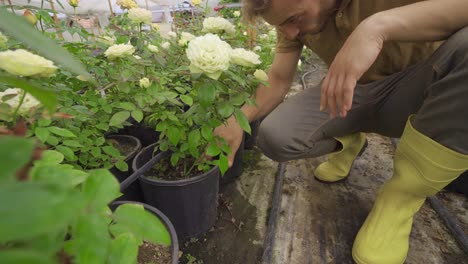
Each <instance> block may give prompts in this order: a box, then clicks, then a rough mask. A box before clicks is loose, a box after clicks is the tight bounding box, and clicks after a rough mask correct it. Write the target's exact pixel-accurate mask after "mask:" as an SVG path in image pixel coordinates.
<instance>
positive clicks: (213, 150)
mask: <svg viewBox="0 0 468 264" xmlns="http://www.w3.org/2000/svg"><path fill="white" fill-rule="evenodd" d="M219 153H221V149H220V148H219V147H218V145H216V144H211V145H210V146H209V147H208V149H207V150H206V154H207V155H209V156H211V157H215V156H217V155H219Z"/></svg>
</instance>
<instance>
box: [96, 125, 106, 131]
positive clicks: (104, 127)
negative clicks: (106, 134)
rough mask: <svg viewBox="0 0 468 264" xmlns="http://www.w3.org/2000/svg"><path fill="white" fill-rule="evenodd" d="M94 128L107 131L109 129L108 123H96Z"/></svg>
mask: <svg viewBox="0 0 468 264" xmlns="http://www.w3.org/2000/svg"><path fill="white" fill-rule="evenodd" d="M96 128H98V129H100V130H103V131H107V130H109V125H108V124H102V123H101V124H97V125H96Z"/></svg>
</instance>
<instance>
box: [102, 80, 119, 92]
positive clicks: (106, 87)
mask: <svg viewBox="0 0 468 264" xmlns="http://www.w3.org/2000/svg"><path fill="white" fill-rule="evenodd" d="M116 84H117V83H116V82H111V83H109V84H108V85H106V86H104V87H103V88H102V89H99V90H98V91H99V92H103V91H105V90H107V89H109V88H112V87H114V86H115V85H116Z"/></svg>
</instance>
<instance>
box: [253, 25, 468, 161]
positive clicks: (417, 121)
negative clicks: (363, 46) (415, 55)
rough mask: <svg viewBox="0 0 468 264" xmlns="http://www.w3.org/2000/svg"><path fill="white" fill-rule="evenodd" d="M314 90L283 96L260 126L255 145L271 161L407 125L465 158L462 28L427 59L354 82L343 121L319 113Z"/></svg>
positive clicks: (466, 38) (466, 54) (467, 44)
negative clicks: (350, 103) (348, 137)
mask: <svg viewBox="0 0 468 264" xmlns="http://www.w3.org/2000/svg"><path fill="white" fill-rule="evenodd" d="M319 105H320V86H316V87H311V88H308V89H306V90H304V91H302V92H301V93H299V94H297V95H296V96H293V97H291V98H288V99H287V100H286V101H284V102H283V103H282V104H280V105H279V106H278V107H277V108H276V109H275V110H273V111H272V112H271V113H270V114H269V115H268V116H267V117H266V118H265V119H264V120H263V122H262V123H261V125H260V128H259V134H258V141H257V143H258V145H259V147H260V148H261V149H262V150H263V152H264V154H265V155H266V156H268V157H270V158H271V159H273V160H276V161H287V160H293V159H301V158H311V157H317V156H321V155H324V154H327V153H330V152H332V151H334V150H335V149H336V147H337V144H338V142H337V141H336V140H335V139H334V137H340V136H345V135H348V134H351V133H355V132H372V133H378V134H380V135H383V136H388V137H400V136H401V134H402V133H403V129H404V127H405V123H406V121H407V119H408V117H409V116H410V115H411V114H416V117H415V118H414V120H413V121H412V125H413V127H414V128H415V129H416V130H418V131H419V132H421V133H423V134H424V135H426V136H428V137H430V138H431V139H433V140H435V141H436V142H438V143H440V144H441V145H443V146H446V147H448V148H450V149H452V150H455V151H457V152H460V153H463V154H468V27H465V28H463V29H461V30H459V31H458V32H456V33H454V34H453V35H452V36H451V37H449V38H448V39H447V41H446V42H445V43H444V44H443V45H442V46H441V47H439V48H438V49H437V50H436V51H435V52H434V54H433V55H432V56H431V57H430V58H429V59H427V60H425V61H423V62H420V63H418V64H416V65H413V66H410V67H408V68H406V69H405V70H403V71H401V72H398V73H395V74H393V75H390V76H388V77H386V78H384V79H382V80H378V81H374V82H371V83H368V84H358V85H357V86H356V89H355V92H354V98H353V106H352V109H351V110H350V111H349V112H348V115H347V116H346V118H341V117H337V118H334V119H330V118H329V115H328V113H323V112H320V111H319Z"/></svg>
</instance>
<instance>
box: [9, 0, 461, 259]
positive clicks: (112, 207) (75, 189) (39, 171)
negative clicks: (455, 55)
mask: <svg viewBox="0 0 468 264" xmlns="http://www.w3.org/2000/svg"><path fill="white" fill-rule="evenodd" d="M260 2H262V3H263V4H264V5H269V6H267V7H261V6H260V4H259V3H260ZM299 2H301V3H302V2H307V3H311V5H313V4H314V3H318V2H320V3H322V2H330V3H332V2H333V3H335V2H336V3H338V4H340V8H341V5H342V3H344V2H346V3H348V5H352V6H354V4H353V3H356V2H359V1H346V0H345V1H336V0H330V1H318V0H294V1H290V2H289V1H285V0H271V1H268V0H265V1H254V0H245V1H236V0H221V1H218V0H186V1H182V0H18V1H16V0H0V181H1V182H0V197H3V196H4V197H5V198H4V199H2V202H1V203H0V215H1V217H0V263H5V264H35V263H37V264H47V263H59V264H62V263H67V264H68V263H79V264H101V263H103V264H104V263H109V264H118V263H121V264H131V263H138V264H156V263H158V264H169V263H170V264H175V263H186V264H215V263H216V264H218V263H219V264H221V263H222V264H257V263H261V264H309V263H310V264H311V263H323V264H325V263H327V264H328V263H338V264H346V263H350V264H352V263H359V264H361V263H366V264H401V263H408V264H419V263H424V264H425V263H437V264H444V263H445V264H459V263H468V238H467V235H468V176H466V175H468V173H466V171H467V169H468V158H467V157H468V156H467V155H466V153H465V154H459V153H458V152H462V150H458V149H455V150H453V149H450V148H449V147H443V146H442V145H440V144H437V142H436V141H434V140H431V139H430V138H429V137H425V135H423V134H421V133H419V132H418V131H417V129H418V126H416V124H418V123H416V122H410V121H408V123H407V124H406V127H405V122H406V119H405V120H404V121H402V122H399V124H398V127H401V130H402V129H403V128H404V127H405V130H404V132H403V134H402V132H401V131H400V132H398V133H396V134H395V133H388V134H386V133H379V132H378V131H377V130H372V129H367V130H358V129H355V130H353V131H348V130H346V131H343V132H339V133H337V134H336V135H334V134H333V133H332V134H330V133H331V132H330V131H332V130H334V129H335V130H336V129H338V128H339V127H340V126H341V125H340V124H342V123H343V122H341V123H340V121H339V120H347V119H348V120H352V121H351V122H354V123H359V122H360V121H356V120H354V119H351V118H352V117H353V114H354V113H356V112H358V110H356V111H355V112H353V109H354V108H353V109H351V108H350V109H351V110H350V109H347V110H349V112H348V116H346V117H345V116H341V117H334V116H329V114H328V113H325V112H324V111H322V109H320V111H319V108H321V106H322V103H320V104H319V102H320V100H321V99H320V96H322V101H323V100H325V102H326V100H327V99H323V98H326V94H324V92H325V93H326V92H327V90H324V88H323V87H325V84H324V82H326V81H327V80H329V78H331V77H330V74H328V73H330V72H332V71H331V70H330V71H328V69H332V68H333V69H334V68H338V67H330V61H329V58H328V57H326V56H325V57H324V56H323V55H321V54H328V53H327V52H330V50H333V49H335V45H329V46H328V44H327V43H329V42H325V41H330V40H328V39H326V38H327V36H325V33H317V34H318V35H317V37H315V36H310V35H305V36H304V39H308V38H309V37H310V39H308V40H307V41H310V42H313V43H320V41H324V42H323V43H324V44H323V45H322V46H321V47H320V48H318V49H317V50H318V51H315V49H314V48H310V49H309V48H307V47H308V45H305V46H303V45H302V44H301V46H300V47H299V48H297V47H296V46H295V47H296V49H294V51H291V52H290V53H288V52H289V51H288V52H286V51H285V50H286V49H287V47H286V45H293V44H291V43H296V42H292V41H293V40H291V39H288V40H284V36H285V35H287V34H286V33H285V32H286V31H287V30H288V25H287V24H288V23H292V24H294V23H300V22H295V20H294V19H295V18H294V16H292V18H291V17H289V18H288V17H286V18H285V20H284V22H282V23H278V24H275V23H269V22H271V21H272V20H271V21H270V20H268V19H266V18H267V17H268V16H267V15H265V20H263V17H262V14H268V12H269V11H268V10H270V9H274V8H278V7H277V6H276V5H283V6H286V5H291V6H294V5H295V4H297V3H299ZM362 2H363V1H361V3H362ZM389 2H398V1H389ZM408 2H411V1H408ZM412 2H418V1H412ZM423 2H426V1H423ZM428 2H430V1H428ZM433 2H438V1H433ZM453 2H456V1H453ZM459 2H463V1H459ZM288 3H289V4H288ZM249 5H256V6H257V8H258V9H255V8H253V7H251V6H250V7H249ZM361 5H362V4H361ZM400 5H401V3H400ZM460 5H461V4H460ZM354 7H355V6H354ZM248 8H250V10H254V11H255V10H267V11H255V12H256V13H255V12H253V13H255V15H252V14H253V13H252V14H251V13H249V12H248V11H247V10H249V9H248ZM260 8H263V9H260ZM266 8H268V9H266ZM356 8H357V7H356ZM291 10H293V7H291ZM337 10H338V9H337ZM340 10H341V9H339V10H338V13H336V12H334V13H332V14H331V15H330V16H333V19H335V16H336V26H337V27H338V26H339V20H338V19H339V18H340V17H341V16H342V12H345V11H340ZM343 10H344V9H343ZM366 10H367V9H366ZM289 11H290V8H289V7H286V8H285V9H284V13H285V14H286V13H288V12H289ZM262 12H263V13H262ZM272 12H273V11H272ZM304 12H305V11H304ZM366 12H367V11H366ZM280 13H281V12H280ZM259 14H260V15H259ZM344 14H345V16H346V14H347V13H346V12H345V13H344ZM255 16H256V17H255ZM303 16H305V15H303ZM252 18H253V19H252ZM266 20H268V22H267V21H266ZM290 20H294V21H293V22H289V21H290ZM298 20H299V21H301V18H299V19H298ZM330 21H335V20H330ZM329 23H331V22H329ZM467 23H468V22H467ZM332 24H333V25H335V23H332ZM326 25H327V26H326V28H325V29H323V30H324V31H323V32H325V31H326V30H328V29H327V28H328V25H329V24H326ZM289 29H291V27H289ZM465 31H466V30H465ZM294 34H298V35H297V36H296V38H295V40H294V41H297V40H298V39H299V38H301V37H302V36H301V33H300V32H299V29H298V31H297V32H295V33H294ZM347 34H349V33H347ZM457 34H458V33H457ZM346 36H347V35H346ZM465 36H468V35H465ZM349 39H351V38H349ZM448 41H449V40H447V42H448ZM285 43H289V44H285ZM346 43H348V42H346ZM282 45H283V46H282ZM317 45H318V44H317ZM385 45H387V44H385ZM389 45H390V44H389ZM285 47H286V48H285ZM288 47H289V48H290V49H291V50H292V48H291V47H292V46H288ZM327 50H328V51H327ZM465 50H466V49H465ZM337 51H338V50H337ZM333 52H335V51H333ZM401 52H403V51H401ZM288 54H293V55H292V56H289V55H288ZM339 54H340V53H338V55H337V58H338V56H339ZM288 56H289V57H288ZM334 56H335V53H334V54H333V57H334ZM291 57H294V59H290V58H291ZM333 57H332V59H333ZM465 57H466V56H465ZM335 59H336V58H335ZM291 61H293V62H291ZM332 65H334V66H336V64H332ZM466 65H467V64H465V66H464V67H465V72H466ZM278 69H281V70H278ZM366 69H368V68H366ZM281 78H283V79H285V80H287V81H284V82H285V84H283V83H282V82H281V81H279V80H283V79H281ZM464 80H465V83H466V79H464ZM376 82H380V81H376ZM277 83H280V84H277ZM354 84H355V85H356V82H355V83H354ZM281 85H283V86H285V87H286V89H283V90H281V89H282V88H281V87H280V86H281ZM365 85H366V84H364V85H363V86H365ZM336 86H338V84H336ZM465 86H466V85H465ZM278 87H280V88H278ZM320 87H322V90H320V89H321V88H320ZM359 87H360V84H359V85H357V88H359ZM366 87H367V86H366ZM357 88H356V89H357ZM329 89H330V88H329ZM314 91H317V92H316V93H314ZM358 92H359V91H358V90H356V91H355V95H356V96H355V98H358V99H356V100H360V97H359V96H357V95H359V93H358ZM261 93H263V94H277V95H271V96H270V97H267V96H264V95H263V94H262V96H260V94H261ZM369 93H371V92H369ZM315 94H317V96H316V97H313V95H315ZM273 96H277V97H275V98H280V97H281V98H280V99H273ZM306 98H307V99H308V101H306ZM315 98H319V99H317V100H315ZM328 98H329V97H328ZM301 99H302V100H304V102H305V103H304V105H300V102H302V101H301ZM274 100H276V101H274ZM465 100H466V99H465ZM288 101H289V102H290V103H289V104H288ZM276 102H277V103H276ZM338 102H339V101H338ZM328 104H329V108H332V107H331V105H332V103H330V100H329V101H328ZM354 104H356V103H355V101H353V107H354ZM401 104H402V105H403V106H401V108H399V109H403V108H405V104H404V103H403V102H401ZM265 105H268V106H265ZM305 105H307V106H305ZM358 105H359V103H358ZM465 105H468V104H466V103H465ZM300 107H303V108H304V109H306V110H307V111H303V112H304V113H303V112H301V111H300ZM252 109H260V110H255V111H257V112H253V111H254V110H252ZM265 109H266V110H265ZM273 109H274V110H273ZM338 109H339V108H338ZM356 109H358V108H356ZM289 110H290V111H291V112H290V113H288V114H289V115H286V114H285V112H284V111H289ZM280 111H283V112H280ZM334 111H335V110H333V112H334ZM396 112H398V111H396ZM302 113H303V114H302ZM345 114H346V113H345ZM396 114H397V113H395V115H396ZM330 115H331V113H330ZM333 115H334V114H333ZM307 116H309V117H307ZM310 116H313V117H310ZM417 116H418V115H416V117H414V116H413V117H409V119H408V120H410V119H411V118H417ZM428 118H429V117H428ZM322 120H323V121H322ZM336 120H338V121H336ZM353 120H354V121H353ZM465 120H466V119H465ZM335 121H336V122H335ZM294 122H296V123H294ZM301 122H302V123H301ZM307 122H308V123H307ZM319 122H322V123H319ZM366 122H367V121H366V120H364V121H363V122H361V123H366ZM297 123H301V124H303V123H307V124H306V125H307V126H308V127H305V125H304V126H302V127H301V126H300V125H297ZM411 123H413V124H414V126H415V129H414V128H413V127H412V125H411ZM455 123H456V122H455ZM465 123H467V122H465ZM294 125H296V126H295V127H294ZM312 126H314V129H311V127H312ZM325 126H327V129H329V130H326V129H324V130H320V131H319V129H322V128H323V127H325ZM387 126H388V127H390V126H391V124H387ZM436 126H437V124H436ZM356 127H357V126H356ZM382 127H386V126H385V125H384V124H382ZM419 127H421V126H419ZM307 129H308V130H307ZM389 129H390V130H391V129H392V128H389ZM316 131H319V132H317V133H316ZM411 131H413V132H411ZM414 131H415V132H414ZM465 131H466V130H465ZM288 132H289V134H288ZM348 132H349V134H351V133H353V134H351V135H357V136H358V137H357V139H356V137H355V138H354V139H346V140H348V141H346V140H345V138H348V137H349V136H347V134H346V133H348ZM358 132H359V133H358ZM307 133H308V134H307ZM340 133H341V134H340ZM410 133H414V134H416V136H415V135H413V134H410ZM418 133H419V134H418ZM460 133H462V132H460ZM303 135H304V137H305V138H306V140H303V141H301V140H302V138H301V136H303ZM418 135H422V136H424V137H425V138H424V140H421V141H418V140H419V139H420V138H419V137H418ZM287 136H290V137H289V138H285V137H287ZM461 137H465V141H463V142H464V143H466V137H467V136H466V134H465V135H462V136H461ZM410 139H414V140H413V141H412V140H410ZM286 141H287V142H286ZM312 141H314V142H312ZM358 141H359V145H358V146H357V147H353V146H354V145H353V144H358V143H356V142H358ZM422 141H424V142H432V143H431V144H429V143H427V144H429V145H430V146H431V147H427V148H425V152H422V153H420V154H417V155H420V156H422V158H419V156H418V157H416V158H415V157H414V156H411V157H413V158H407V159H409V160H410V161H411V160H417V159H420V160H421V159H424V161H425V162H426V163H431V162H433V163H434V164H435V165H433V166H435V167H434V169H431V168H432V167H428V166H426V165H425V164H426V163H424V162H422V163H423V165H421V167H422V168H419V167H417V166H416V165H414V168H413V167H412V168H411V169H405V168H407V167H408V166H413V165H411V164H413V163H411V162H408V161H407V163H405V164H406V165H401V163H403V162H404V161H402V159H405V157H407V156H408V155H409V154H407V152H405V151H411V150H414V149H416V147H415V146H416V145H417V144H419V143H418V142H422ZM284 142H285V143H284ZM311 142H312V143H311ZM424 142H423V143H421V144H424ZM283 144H284V145H283ZM348 144H349V145H348ZM330 146H332V147H330ZM418 146H419V145H418ZM436 146H437V147H439V149H442V150H433V149H436ZM408 149H409V150H408ZM460 149H462V148H460ZM352 151H354V152H352ZM431 151H432V152H434V154H433V155H434V156H435V158H434V159H431V157H430V155H432V152H431ZM457 151H458V152H457ZM299 152H300V153H299ZM306 152H307V153H306ZM351 152H352V154H349V153H351ZM281 153H283V154H284V155H283V154H281ZM304 153H306V154H304ZM428 153H431V154H428ZM447 153H448V154H447ZM451 153H452V154H453V153H456V155H455V154H453V156H456V160H457V161H459V163H457V164H460V166H458V165H457V166H458V167H456V166H455V165H453V166H452V167H454V166H455V167H456V168H453V169H452V167H450V165H451V163H453V164H455V162H451V160H449V158H446V157H445V155H452V154H451ZM340 155H341V156H340ZM344 155H348V156H346V157H344ZM349 155H351V156H352V157H351V156H349ZM405 155H407V156H405ZM415 155H416V154H415ZM343 157H344V158H343ZM450 157H451V156H450ZM340 159H343V160H346V162H345V161H340ZM454 159H455V158H454ZM338 162H342V163H339V164H338ZM444 162H446V163H444ZM415 163H417V162H416V161H415ZM408 164H410V165H408ZM431 164H432V163H431ZM447 164H450V165H447ZM334 166H335V167H334ZM404 166H407V167H404ZM336 170H338V171H339V173H341V174H340V176H339V177H337V178H333V180H329V179H331V176H330V175H331V174H332V173H335V171H336ZM323 171H325V173H324V172H323ZM407 171H410V172H411V173H412V174H415V175H419V176H420V177H421V179H424V180H427V181H430V182H432V183H433V182H437V183H438V184H437V187H433V186H432V185H431V186H429V185H428V184H426V185H424V183H421V184H422V185H424V186H426V187H425V189H424V188H423V187H414V186H415V185H417V183H415V182H422V181H424V180H421V179H419V180H414V181H413V182H410V183H401V182H402V181H403V182H404V180H401V178H404V179H407V178H409V177H407V176H406V175H403V176H401V175H400V174H405V173H406V172H407ZM445 171H448V172H447V173H446V172H445ZM327 173H328V174H327ZM399 173H400V174H399ZM426 174H431V175H432V174H436V175H435V176H434V177H437V180H433V179H429V178H428V177H429V176H427V175H426ZM439 174H440V175H442V174H444V175H445V174H447V175H450V176H447V177H449V178H450V181H448V180H445V179H444V180H442V178H441V177H442V176H440V177H439ZM323 175H325V176H323ZM399 175H400V176H399ZM419 176H418V177H419ZM415 177H416V176H415ZM398 184H399V185H398ZM401 185H404V186H403V187H402V186H401ZM434 185H435V183H434ZM382 186H385V187H382ZM392 188H393V189H392ZM398 188H400V189H398ZM415 189H417V190H418V191H414V190H415ZM421 189H424V190H426V189H428V190H430V191H424V195H421V194H420V192H423V191H419V190H421ZM413 191H414V192H415V193H417V194H413ZM384 196H385V197H389V198H388V199H389V200H385V201H382V199H384V198H383V197H384ZM402 197H404V198H402ZM398 201H401V202H398ZM393 204H396V205H393ZM379 206H380V207H379ZM392 206H394V207H395V208H394V209H391V208H390V209H389V207H392ZM379 210H380V211H379ZM392 210H393V211H392ZM374 211H379V212H374ZM379 214H380V215H379ZM376 215H377V216H376ZM413 216H414V217H413ZM366 219H367V220H366ZM373 236H374V237H373ZM396 240H398V241H397V242H395V241H396ZM366 243H367V244H366ZM366 254H367V255H366ZM369 256H370V257H369Z"/></svg>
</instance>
